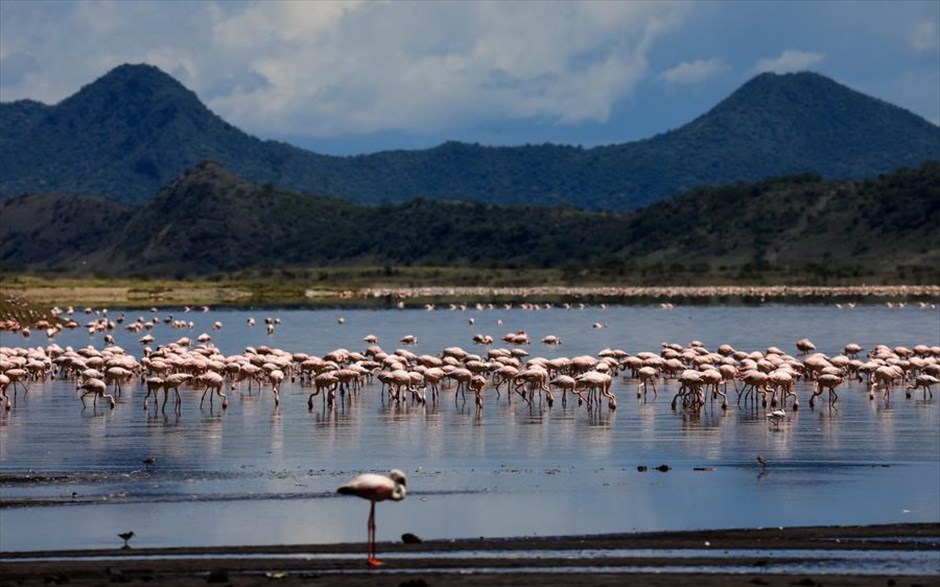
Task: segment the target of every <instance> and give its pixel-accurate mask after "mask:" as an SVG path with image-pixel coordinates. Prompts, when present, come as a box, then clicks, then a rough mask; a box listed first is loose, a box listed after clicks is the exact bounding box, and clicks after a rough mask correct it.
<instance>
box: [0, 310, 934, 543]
mask: <svg viewBox="0 0 940 587" xmlns="http://www.w3.org/2000/svg"><path fill="white" fill-rule="evenodd" d="M124 313H125V315H126V322H127V321H131V320H134V319H136V318H137V317H138V316H142V317H143V318H145V319H150V318H152V317H153V316H154V315H156V316H158V317H159V318H160V319H161V320H160V322H159V324H158V325H157V326H156V327H155V328H154V329H153V331H152V334H153V336H154V337H155V338H156V341H155V342H154V343H152V345H156V344H165V343H169V342H172V341H175V340H177V339H178V338H180V337H182V336H188V337H190V338H192V339H195V338H196V336H198V335H199V334H201V333H203V332H206V333H209V334H211V335H212V337H213V341H212V343H213V344H215V345H216V346H217V347H219V349H220V350H221V351H222V352H223V353H224V354H233V353H239V352H242V351H243V350H244V349H245V347H246V346H259V345H268V346H276V347H279V348H282V349H285V350H288V351H291V352H304V353H307V354H311V355H323V354H325V353H327V352H329V351H332V350H334V349H336V348H347V349H350V350H362V349H364V348H365V347H366V346H367V345H366V343H364V342H363V341H362V338H363V336H364V335H366V334H369V333H371V334H375V335H377V336H378V337H379V344H380V345H381V346H382V347H383V348H384V349H385V350H386V351H389V352H391V351H393V350H395V349H397V348H402V347H403V345H402V344H401V343H400V342H399V339H400V338H401V337H402V336H404V335H407V334H411V335H415V336H417V338H418V344H417V345H416V346H410V347H407V348H408V349H409V350H411V351H412V352H415V353H417V354H422V353H428V354H435V353H438V352H440V350H441V349H443V348H445V347H448V346H461V347H463V348H464V349H466V350H468V351H471V352H479V353H483V352H485V348H484V347H477V346H474V345H473V344H472V342H471V338H472V336H473V335H474V334H477V333H484V334H490V335H492V336H493V337H494V338H496V340H497V344H496V345H494V346H508V345H506V344H505V343H501V342H500V341H499V339H500V337H501V336H502V335H503V334H505V333H508V332H514V331H517V330H525V331H526V332H528V333H529V335H530V336H531V338H532V340H533V343H532V344H531V345H528V346H527V347H526V350H527V351H528V352H529V353H530V354H531V355H532V356H544V357H548V358H551V357H555V356H569V357H573V356H576V355H581V354H597V353H598V352H599V351H601V350H602V349H605V348H619V349H623V350H625V351H627V352H629V353H631V354H635V353H637V352H640V351H644V350H648V351H653V352H659V350H660V348H661V344H662V343H663V342H677V343H679V344H683V345H685V344H688V343H689V342H690V341H692V340H699V341H701V342H702V343H703V344H705V345H706V346H707V347H709V348H712V349H714V348H717V346H718V345H719V344H722V343H728V344H731V345H733V346H734V347H735V348H737V349H739V350H745V351H752V350H760V351H763V350H766V348H767V347H769V346H777V347H780V348H781V349H783V350H784V351H786V352H791V353H793V354H796V348H795V346H794V343H795V341H796V340H798V339H800V338H804V337H808V338H810V339H811V340H813V342H814V343H815V344H816V346H817V350H818V351H820V352H823V353H826V354H829V355H833V354H837V353H839V352H840V351H841V349H842V348H843V347H844V345H845V344H847V343H849V342H855V343H858V344H860V345H862V346H863V347H865V348H866V350H867V349H871V348H872V347H873V346H874V345H875V344H878V343H883V344H887V345H889V346H897V345H904V346H908V347H912V346H914V345H916V344H928V345H938V344H940V318H938V315H937V312H936V310H935V309H933V310H930V309H920V308H916V307H907V308H902V309H898V308H886V307H883V306H858V307H856V308H851V309H848V308H844V309H838V308H836V307H834V306H794V305H762V306H747V307H745V306H732V307H728V306H688V307H686V306H680V307H677V308H675V309H672V310H663V309H661V308H659V307H656V306H650V307H636V306H632V307H629V306H612V307H607V308H604V307H599V306H592V307H587V308H584V309H568V310H565V309H561V308H553V309H541V310H538V311H535V310H522V309H516V308H513V309H504V308H497V309H482V310H477V309H470V310H467V311H448V310H446V309H438V310H436V311H424V310H340V309H332V310H304V309H281V310H278V309H255V310H226V309H220V310H210V311H209V312H205V313H203V312H188V313H184V312H183V311H182V309H181V308H159V309H158V311H157V312H156V313H155V314H154V313H151V312H140V311H125V312H124ZM119 314H121V310H120V309H114V308H111V309H109V316H110V317H112V318H115V317H116V316H118V315H119ZM171 314H172V315H173V317H174V318H175V319H183V320H186V321H192V322H193V328H192V329H191V330H175V329H172V328H170V326H169V325H167V324H165V323H164V322H163V320H162V319H163V318H167V317H169V316H170V315H171ZM92 317H93V316H92ZM248 317H253V318H255V319H256V321H257V322H258V325H257V326H255V327H249V326H248V325H247V318H248ZM265 317H271V318H278V319H279V320H280V324H279V325H278V326H277V327H276V329H275V332H274V333H273V334H272V335H268V334H267V332H266V330H265V328H264V325H263V323H262V322H263V319H264V318H265ZM339 318H342V319H343V323H342V324H341V323H340V320H339ZM85 319H88V317H86V318H85ZM471 319H472V323H471ZM80 320H82V319H80ZM215 321H220V322H221V323H222V329H221V330H213V329H212V324H213V323H214V322H215ZM126 322H125V323H126ZM594 325H598V326H603V327H600V328H595V327H594ZM548 334H554V335H557V336H560V337H561V338H562V340H563V344H562V345H560V346H547V345H543V344H540V343H539V342H538V340H539V339H540V338H541V337H543V336H545V335H548ZM112 335H113V336H114V338H115V342H116V343H117V344H118V345H120V346H122V347H124V348H125V349H127V350H128V351H129V352H133V353H134V354H135V355H137V356H138V357H139V356H140V345H139V344H138V343H137V340H138V338H139V337H140V336H141V335H142V334H133V333H130V332H127V331H125V330H124V329H123V328H119V329H117V330H115V331H114V332H113V333H112ZM56 343H57V344H59V345H60V346H63V347H64V346H66V345H71V346H73V347H80V346H85V345H87V344H93V345H95V346H96V347H98V348H101V347H102V346H103V342H102V335H101V334H96V335H93V336H90V335H89V334H88V333H87V332H85V331H84V330H83V329H79V330H76V331H72V332H63V333H61V334H60V335H59V336H58V337H57V338H56ZM45 344H47V341H46V340H45V337H37V336H36V334H35V333H34V334H33V336H32V338H31V339H28V340H24V339H23V338H22V337H21V336H19V335H13V334H10V333H6V332H5V333H3V334H2V335H0V345H4V346H13V345H18V346H27V345H45ZM378 390H379V386H378V383H375V384H373V385H372V386H370V387H367V388H366V389H365V390H364V391H363V393H362V395H361V396H359V397H358V398H357V399H355V400H354V401H353V402H352V403H347V404H339V405H337V406H336V407H335V408H334V409H332V410H328V409H324V408H322V404H320V403H315V404H314V405H315V409H314V410H312V411H308V410H307V407H306V399H307V394H308V393H309V391H310V390H309V388H304V387H301V386H300V385H298V384H290V383H286V384H285V386H284V388H283V390H282V401H281V405H280V406H279V407H275V406H274V401H273V397H272V395H271V394H270V392H269V391H264V392H262V393H260V394H259V393H258V392H257V391H255V392H252V393H251V394H250V395H249V394H248V393H247V392H246V391H244V390H241V391H235V392H234V393H232V394H231V398H232V402H231V406H230V407H229V409H228V410H227V411H224V412H223V411H222V410H220V409H219V406H218V403H216V404H215V406H214V408H213V409H210V408H209V407H208V404H207V406H206V407H205V409H202V410H200V408H199V395H200V393H201V392H199V391H195V390H191V391H189V392H184V404H183V407H182V410H181V414H180V415H178V416H177V415H175V414H173V413H172V412H171V411H170V410H169V409H168V410H167V413H166V414H163V413H160V412H159V411H158V412H156V413H155V412H154V410H153V409H152V408H151V409H150V410H149V411H147V412H145V411H143V410H142V409H141V404H142V399H143V395H144V391H143V390H142V389H140V388H135V387H131V388H129V389H125V391H124V393H123V395H122V396H121V398H120V400H119V402H118V405H117V407H116V408H115V409H114V410H113V411H110V410H107V409H104V408H102V407H101V406H99V408H98V409H92V408H91V407H89V408H88V409H86V410H82V407H81V403H80V402H79V400H78V398H77V396H76V394H75V390H74V384H73V383H71V382H66V381H46V382H43V383H34V384H31V386H30V391H29V393H28V394H27V395H26V397H25V398H24V397H22V395H21V396H20V397H19V398H18V400H17V405H16V407H15V408H14V410H13V411H12V412H10V413H8V414H5V415H3V416H0V472H2V473H3V474H4V475H12V474H15V475H17V476H18V477H21V476H22V475H23V474H24V473H27V472H32V474H34V475H35V476H37V477H41V478H43V479H45V480H43V481H42V482H32V483H25V482H15V483H14V482H5V483H3V484H2V487H0V492H2V498H3V500H4V501H5V502H7V503H13V502H14V501H18V500H24V501H25V502H26V503H31V504H34V505H32V506H30V507H4V508H2V509H0V550H5V551H13V550H17V551H22V550H39V549H58V548H99V547H114V546H120V544H121V540H120V539H118V538H117V537H116V534H117V533H118V532H122V531H124V530H128V529H133V530H134V531H135V533H136V537H135V538H134V539H133V541H132V544H133V545H134V546H140V547H143V546H154V547H157V546H191V545H192V546H213V545H232V544H293V543H332V542H347V541H362V540H363V539H364V538H365V523H366V517H367V514H368V511H367V510H368V504H367V503H365V502H363V501H362V500H358V499H355V498H350V497H339V496H337V495H336V494H335V489H336V487H337V486H338V485H340V484H342V483H343V482H344V481H346V479H348V478H349V477H351V476H353V475H355V474H357V473H359V472H362V471H380V472H382V471H387V470H388V469H390V468H399V469H402V470H404V471H405V472H406V473H407V474H408V490H409V493H408V497H407V499H405V500H404V501H403V502H400V503H390V504H386V503H383V504H380V505H379V506H378V539H379V540H395V539H397V537H398V536H399V535H400V534H401V533H403V532H413V533H415V534H418V535H419V536H422V537H425V538H464V537H479V536H483V537H503V536H529V535H539V536H544V535H561V534H564V535H571V534H592V533H607V532H627V531H634V530H636V531H649V530H677V529H697V528H730V527H762V526H796V525H817V524H872V523H888V522H914V521H930V522H937V521H940V499H938V496H940V408H938V406H940V396H936V397H935V398H934V399H933V400H923V399H921V396H920V395H919V394H918V395H917V396H915V397H914V398H912V399H906V398H904V395H903V393H896V394H895V395H894V396H893V397H892V399H891V401H890V402H889V403H885V402H883V401H880V400H879V401H874V402H871V401H869V400H868V394H867V390H866V389H865V388H864V386H863V384H861V383H850V384H846V385H845V386H844V387H843V388H842V389H841V390H840V399H839V402H838V403H837V404H836V408H835V409H828V408H826V407H823V408H822V409H820V408H819V407H817V409H815V410H810V409H809V408H808V397H809V394H810V392H809V388H808V387H806V386H805V385H801V386H799V387H798V393H799V394H800V398H801V401H802V404H803V407H802V408H801V409H800V410H799V411H797V412H792V413H790V414H789V417H788V419H787V420H786V421H785V422H783V423H782V424H781V425H780V426H779V428H775V427H774V426H772V425H770V424H769V423H768V422H767V420H766V417H765V411H764V410H763V409H762V408H761V409H756V410H755V409H750V408H744V407H738V406H736V405H734V404H732V407H731V408H730V409H729V410H728V411H727V412H724V413H723V412H722V411H721V410H719V409H715V410H712V409H708V410H705V411H703V412H701V413H698V414H688V413H684V412H682V411H673V410H671V409H670V406H669V401H670V400H671V398H672V395H673V394H674V393H675V390H676V384H675V383H673V382H670V383H669V384H668V385H667V386H666V388H665V389H661V390H660V394H659V396H658V398H656V399H655V400H651V401H648V402H646V403H643V402H638V401H637V400H636V395H635V390H636V383H635V382H633V381H630V380H627V381H624V380H622V379H621V380H618V382H617V383H616V385H615V388H614V391H615V393H616V394H617V395H618V397H619V398H620V405H619V409H618V410H616V411H615V412H609V411H608V410H606V409H604V410H603V411H602V412H601V413H599V414H598V413H588V412H587V410H585V409H584V408H583V407H578V406H577V405H575V404H574V402H571V403H569V404H568V405H567V407H562V406H560V405H559V404H558V403H556V404H555V406H553V407H552V408H549V407H548V406H547V405H545V404H542V405H541V406H540V405H538V404H536V405H535V406H532V407H528V406H526V405H525V404H522V403H520V402H518V401H516V402H513V403H512V404H511V405H510V404H507V403H506V401H505V395H504V396H503V397H502V398H501V399H497V397H496V395H495V393H492V390H488V391H487V396H486V403H485V406H484V410H483V412H482V413H477V411H476V409H475V407H474V405H473V402H472V401H470V402H467V403H466V404H464V403H456V404H455V401H454V399H455V398H454V394H453V392H452V391H445V392H444V395H443V398H442V401H441V402H440V403H438V404H436V405H431V404H429V405H428V406H427V407H420V406H414V405H410V404H402V405H397V404H394V403H391V404H389V403H388V402H383V401H382V398H381V396H380V394H379V393H378ZM936 391H937V390H935V393H936ZM824 405H825V404H824ZM758 454H760V455H762V456H763V457H765V458H766V459H767V460H768V461H769V463H770V464H769V465H768V467H766V468H763V469H762V468H760V467H758V466H757V463H756V455H758ZM150 457H152V458H154V459H155V462H154V463H153V464H146V463H145V462H144V459H146V458H150ZM661 464H666V465H668V467H669V468H670V469H669V470H668V471H667V472H659V471H657V470H654V467H657V466H659V465H661ZM641 465H643V466H647V467H649V470H648V471H646V472H640V471H638V470H637V467H638V466H641ZM60 475H61V476H62V477H61V478H59V479H51V480H50V479H49V476H53V477H55V476H60ZM50 502H51V503H54V504H56V505H39V504H44V503H50Z"/></svg>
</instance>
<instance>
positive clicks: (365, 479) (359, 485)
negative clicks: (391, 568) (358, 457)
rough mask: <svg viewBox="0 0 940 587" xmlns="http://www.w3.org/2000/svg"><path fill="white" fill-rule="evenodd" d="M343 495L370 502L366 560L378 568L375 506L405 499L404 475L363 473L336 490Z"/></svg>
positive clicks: (396, 472)
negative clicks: (382, 502) (388, 501)
mask: <svg viewBox="0 0 940 587" xmlns="http://www.w3.org/2000/svg"><path fill="white" fill-rule="evenodd" d="M336 491H337V492H338V493H341V494H343V495H356V496H358V497H361V498H363V499H368V500H369V501H370V502H371V506H370V508H369V524H368V536H369V537H368V546H367V549H368V559H366V560H367V562H368V563H369V564H370V565H372V566H373V567H380V566H382V565H383V564H384V563H382V562H381V561H379V560H378V559H376V558H375V504H376V502H379V501H385V500H386V499H390V500H392V501H401V500H403V499H405V474H404V473H402V472H401V471H399V470H398V469H394V470H392V471H391V472H389V474H388V476H387V477H386V476H385V475H376V474H374V473H364V474H362V475H358V476H356V477H354V478H353V479H351V480H350V481H349V482H348V483H346V484H345V485H342V486H340V488H339V489H337V490H336Z"/></svg>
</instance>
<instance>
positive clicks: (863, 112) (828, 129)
mask: <svg viewBox="0 0 940 587" xmlns="http://www.w3.org/2000/svg"><path fill="white" fill-rule="evenodd" d="M2 106H3V107H2V108H0V115H2V116H0V130H2V140H0V155H2V157H3V161H4V173H3V177H2V178H0V197H3V196H10V195H18V194H22V193H29V192H35V191H63V192H68V193H73V194H76V193H98V194H108V195H111V196H113V197H116V198H118V199H120V200H122V201H127V202H135V201H136V202H141V201H144V200H147V199H150V198H152V197H153V196H154V194H156V193H157V192H158V191H159V190H160V188H162V187H164V186H166V185H167V183H169V182H171V181H175V180H177V179H179V178H180V176H181V174H182V173H184V172H185V171H186V170H189V169H192V168H193V167H194V166H195V165H197V164H199V163H200V162H201V161H206V160H210V159H211V160H214V161H218V162H219V163H220V164H221V165H223V166H225V167H226V168H227V169H230V170H232V172H234V173H235V174H236V175H237V176H238V177H240V178H244V179H245V180H247V181H251V182H256V183H263V184H267V183H270V184H271V185H272V186H276V187H278V188H283V189H290V190H293V191H297V192H301V193H306V194H329V195H333V196H338V197H342V198H346V199H349V200H351V201H356V202H361V203H378V202H395V201H402V200H408V199H411V198H414V197H416V196H419V195H420V196H423V197H426V198H428V199H447V200H472V201H482V202H490V203H503V204H541V205H552V204H570V205H573V206H580V207H587V208H605V209H620V210H624V209H633V208H636V207H638V206H641V205H644V204H647V203H649V202H651V201H655V200H659V199H665V198H668V197H670V196H672V195H675V194H677V193H680V192H683V191H686V190H689V189H692V188H695V187H698V186H707V185H721V184H728V183H735V182H740V181H756V180H760V179H763V178H768V177H779V176H783V175H791V174H797V173H815V174H818V175H820V176H822V177H826V178H864V177H873V176H875V175H878V174H881V173H888V172H891V171H893V170H896V169H898V168H900V167H917V166H919V165H921V164H922V163H923V162H924V161H926V160H940V140H938V139H940V129H938V128H937V126H936V125H934V124H931V123H929V122H927V121H926V120H924V119H923V118H920V117H918V116H916V115H914V114H912V113H910V112H908V111H906V110H903V109H901V108H898V107H897V106H893V105H891V104H888V103H886V102H883V101H881V100H878V99H875V98H872V97H869V96H866V95H864V94H862V93H860V92H858V91H855V90H853V89H851V88H848V87H846V86H844V85H841V84H839V83H837V82H835V81H833V80H831V79H829V78H826V77H824V76H822V75H820V74H817V73H811V72H800V73H790V74H782V75H780V74H773V73H765V74H761V75H758V76H756V77H754V78H752V79H751V80H749V81H748V82H747V83H745V84H744V85H743V86H741V87H740V88H739V89H738V90H737V91H735V92H734V93H732V94H731V95H730V96H728V97H727V98H726V99H725V100H723V101H722V102H720V103H719V104H718V105H716V106H715V107H714V108H712V110H711V111H709V112H707V113H706V114H703V115H702V116H700V117H699V118H697V119H695V120H693V121H692V122H690V123H688V124H686V125H684V126H682V127H680V128H678V129H675V130H673V131H670V132H668V133H664V134H662V135H658V136H656V137H652V138H650V139H646V140H643V141H637V142H634V143H623V144H620V145H611V146H607V147H596V148H594V149H587V150H581V149H574V148H547V147H545V146H540V147H534V146H529V147H501V148H498V149H497V148H485V149H484V148H482V147H479V146H477V145H468V144H462V143H457V142H447V143H444V144H442V145H441V146H439V147H436V148H433V149H427V150H423V151H413V152H406V151H389V152H384V153H378V154H373V155H363V156H359V157H355V158H337V157H329V156H323V155H317V154H315V153H312V152H308V151H303V150H301V149H298V148H295V147H290V146H288V145H285V144H283V143H274V142H267V141H261V140H260V139H257V138H255V137H252V136H249V135H247V134H246V133H244V132H242V131H240V130H238V129H237V128H235V127H233V126H232V125H230V124H228V123H227V122H225V121H224V120H222V119H221V118H219V117H218V116H216V115H215V114H213V113H212V112H211V111H210V110H209V109H208V108H207V107H206V106H205V105H203V103H202V102H200V100H199V99H198V97H197V96H196V94H195V93H193V92H192V91H190V90H188V89H186V88H185V87H184V86H183V85H182V84H181V83H179V82H178V81H177V80H175V79H173V77H171V76H170V75H168V74H166V73H164V72H163V71H161V70H160V69H159V68H157V67H154V66H151V65H143V64H138V65H131V64H125V65H121V66H119V67H116V68H114V69H113V70H111V71H109V72H108V73H107V74H106V75H104V76H103V77H101V78H100V79H98V80H97V81H95V82H93V83H91V84H89V85H87V86H85V87H83V88H82V89H81V90H80V91H79V92H77V93H76V94H75V95H73V96H71V97H70V98H68V99H66V100H64V101H63V102H61V103H59V104H57V105H56V106H53V107H47V108H43V107H42V106H40V105H38V104H36V103H32V104H19V103H17V104H14V105H6V104H4V105H2ZM206 170H211V168H206V169H204V170H203V171H206Z"/></svg>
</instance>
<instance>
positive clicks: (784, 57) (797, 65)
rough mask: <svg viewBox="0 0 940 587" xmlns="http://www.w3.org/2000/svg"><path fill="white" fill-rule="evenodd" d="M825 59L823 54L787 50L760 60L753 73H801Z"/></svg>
mask: <svg viewBox="0 0 940 587" xmlns="http://www.w3.org/2000/svg"><path fill="white" fill-rule="evenodd" d="M825 58H826V55H825V54H824V53H813V52H810V51H798V50H796V49H787V50H786V51H784V52H783V53H781V54H780V55H778V56H777V57H774V58H772V59H761V60H760V61H758V62H757V65H756V66H755V67H754V72H755V73H764V72H772V73H791V72H794V71H803V70H806V69H808V68H809V67H810V66H813V65H815V64H817V63H819V62H820V61H822V60H823V59H825Z"/></svg>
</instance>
